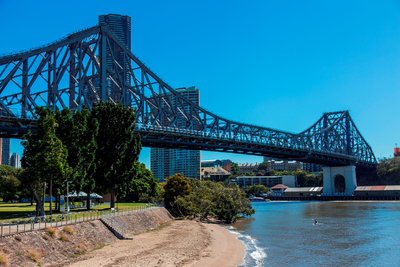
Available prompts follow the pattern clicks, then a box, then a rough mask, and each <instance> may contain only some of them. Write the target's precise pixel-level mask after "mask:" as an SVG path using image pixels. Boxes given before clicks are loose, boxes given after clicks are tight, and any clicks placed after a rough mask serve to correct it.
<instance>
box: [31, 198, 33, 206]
mask: <svg viewBox="0 0 400 267" xmlns="http://www.w3.org/2000/svg"><path fill="white" fill-rule="evenodd" d="M31 206H33V197H31Z"/></svg>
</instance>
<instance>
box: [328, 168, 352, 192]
mask: <svg viewBox="0 0 400 267" xmlns="http://www.w3.org/2000/svg"><path fill="white" fill-rule="evenodd" d="M323 171H324V178H323V179H324V193H327V194H333V193H335V177H336V175H338V174H340V175H343V177H344V180H345V185H346V189H345V192H346V193H350V194H353V193H354V189H356V187H357V179H356V167H355V166H339V167H323Z"/></svg>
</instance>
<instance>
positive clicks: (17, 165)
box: [10, 153, 21, 168]
mask: <svg viewBox="0 0 400 267" xmlns="http://www.w3.org/2000/svg"><path fill="white" fill-rule="evenodd" d="M10 165H11V166H12V167H14V168H21V161H20V159H19V155H18V153H13V154H12V155H11V164H10Z"/></svg>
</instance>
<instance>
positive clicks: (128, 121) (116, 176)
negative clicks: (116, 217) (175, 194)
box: [92, 101, 142, 208]
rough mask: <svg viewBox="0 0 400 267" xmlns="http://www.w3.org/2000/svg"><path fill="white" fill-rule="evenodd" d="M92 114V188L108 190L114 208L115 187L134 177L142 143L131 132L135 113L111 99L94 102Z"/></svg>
mask: <svg viewBox="0 0 400 267" xmlns="http://www.w3.org/2000/svg"><path fill="white" fill-rule="evenodd" d="M92 117H93V118H94V119H97V121H98V123H99V133H98V135H97V138H96V143H97V150H96V155H95V161H96V167H97V168H96V170H95V171H94V172H93V177H96V178H97V179H98V180H96V187H97V188H99V190H101V191H102V192H110V193H111V204H110V207H111V208H114V207H115V198H114V196H115V186H116V185H125V184H129V183H130V181H132V179H134V177H135V175H134V171H135V166H137V165H135V164H134V163H135V162H136V161H137V160H138V158H139V153H140V150H141V149H142V145H141V143H140V136H135V135H134V128H135V114H134V112H133V109H132V108H129V107H126V106H124V105H122V104H117V105H115V104H113V103H112V102H107V103H105V102H103V101H101V102H100V103H95V104H93V107H92Z"/></svg>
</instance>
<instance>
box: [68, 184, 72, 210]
mask: <svg viewBox="0 0 400 267" xmlns="http://www.w3.org/2000/svg"><path fill="white" fill-rule="evenodd" d="M70 183H72V182H71V181H68V182H67V213H69V186H68V185H69V184H70Z"/></svg>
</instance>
